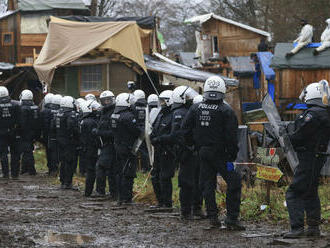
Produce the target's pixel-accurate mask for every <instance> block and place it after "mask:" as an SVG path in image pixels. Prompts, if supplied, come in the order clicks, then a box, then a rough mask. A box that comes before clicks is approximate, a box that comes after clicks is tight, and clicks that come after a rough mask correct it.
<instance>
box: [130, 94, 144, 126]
mask: <svg viewBox="0 0 330 248" xmlns="http://www.w3.org/2000/svg"><path fill="white" fill-rule="evenodd" d="M146 108H147V102H146V100H145V99H139V100H137V101H136V103H135V104H134V106H133V110H134V114H135V117H136V121H137V123H138V125H139V126H140V127H141V128H143V127H144V126H145V119H146Z"/></svg>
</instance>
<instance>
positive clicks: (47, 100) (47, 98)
mask: <svg viewBox="0 0 330 248" xmlns="http://www.w3.org/2000/svg"><path fill="white" fill-rule="evenodd" d="M53 97H54V94H53V93H48V94H47V95H45V98H44V104H45V105H46V104H49V103H52V101H53V99H52V98H53Z"/></svg>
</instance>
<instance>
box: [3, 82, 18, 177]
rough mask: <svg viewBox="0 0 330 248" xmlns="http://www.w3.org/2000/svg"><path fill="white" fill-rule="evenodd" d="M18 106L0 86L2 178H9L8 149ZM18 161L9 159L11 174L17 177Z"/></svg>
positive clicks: (16, 118) (12, 135)
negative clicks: (14, 161)
mask: <svg viewBox="0 0 330 248" xmlns="http://www.w3.org/2000/svg"><path fill="white" fill-rule="evenodd" d="M18 114H19V107H18V105H17V104H14V103H13V102H12V101H11V100H10V97H9V92H8V90H7V88H6V87H4V86H0V162H1V165H2V174H3V177H4V178H9V164H8V149H9V146H10V145H11V141H12V140H13V139H14V138H15V127H16V125H17V123H18ZM18 174H19V163H13V160H12V161H11V176H12V178H17V177H18Z"/></svg>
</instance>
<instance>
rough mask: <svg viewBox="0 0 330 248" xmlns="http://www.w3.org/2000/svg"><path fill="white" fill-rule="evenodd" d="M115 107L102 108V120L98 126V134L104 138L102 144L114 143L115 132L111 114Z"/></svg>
mask: <svg viewBox="0 0 330 248" xmlns="http://www.w3.org/2000/svg"><path fill="white" fill-rule="evenodd" d="M114 109H115V105H114V104H113V105H110V106H105V107H104V108H103V109H102V113H101V117H100V121H99V124H98V127H97V135H98V136H100V138H101V140H102V145H103V146H105V145H107V144H112V143H113V133H112V130H111V115H112V114H113V111H114Z"/></svg>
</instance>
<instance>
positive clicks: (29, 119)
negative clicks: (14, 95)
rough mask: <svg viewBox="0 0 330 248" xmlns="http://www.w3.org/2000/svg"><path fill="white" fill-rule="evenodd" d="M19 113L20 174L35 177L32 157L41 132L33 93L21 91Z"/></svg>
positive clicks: (38, 113) (37, 108)
mask: <svg viewBox="0 0 330 248" xmlns="http://www.w3.org/2000/svg"><path fill="white" fill-rule="evenodd" d="M20 101H21V111H20V117H19V131H20V136H21V142H20V152H21V156H22V159H21V165H22V171H21V174H24V173H26V172H28V173H29V174H30V175H36V174H37V172H36V169H35V160H34V156H33V150H34V142H35V141H36V140H37V139H39V137H40V132H41V125H40V111H39V107H38V106H36V105H35V104H34V102H33V93H32V92H31V91H30V90H23V91H22V93H21V95H20Z"/></svg>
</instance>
